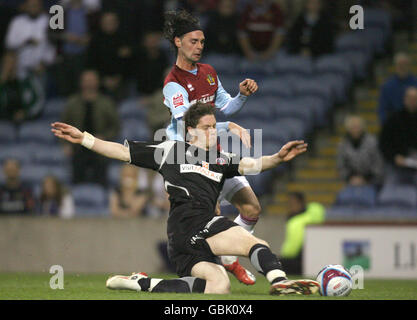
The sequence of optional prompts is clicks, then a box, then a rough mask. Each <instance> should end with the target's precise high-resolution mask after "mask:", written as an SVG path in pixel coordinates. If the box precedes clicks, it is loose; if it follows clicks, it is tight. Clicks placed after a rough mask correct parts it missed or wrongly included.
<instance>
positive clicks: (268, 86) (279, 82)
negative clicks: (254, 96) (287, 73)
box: [258, 77, 294, 98]
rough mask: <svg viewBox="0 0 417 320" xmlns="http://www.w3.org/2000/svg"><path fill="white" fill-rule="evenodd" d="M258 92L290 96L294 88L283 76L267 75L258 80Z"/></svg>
mask: <svg viewBox="0 0 417 320" xmlns="http://www.w3.org/2000/svg"><path fill="white" fill-rule="evenodd" d="M258 86H259V94H261V95H271V96H278V97H284V98H290V97H292V96H293V95H294V89H293V88H292V86H291V82H290V81H289V79H286V78H285V77H267V78H264V79H262V80H260V81H259V83H258Z"/></svg>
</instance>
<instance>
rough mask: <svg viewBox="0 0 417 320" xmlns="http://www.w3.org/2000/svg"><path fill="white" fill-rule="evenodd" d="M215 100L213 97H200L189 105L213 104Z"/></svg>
mask: <svg viewBox="0 0 417 320" xmlns="http://www.w3.org/2000/svg"><path fill="white" fill-rule="evenodd" d="M214 98H215V95H214V94H213V95H211V96H208V97H202V98H201V99H194V100H192V101H190V105H191V104H194V103H196V102H197V101H199V102H202V103H210V102H213V101H214Z"/></svg>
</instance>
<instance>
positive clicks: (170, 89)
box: [163, 82, 190, 119]
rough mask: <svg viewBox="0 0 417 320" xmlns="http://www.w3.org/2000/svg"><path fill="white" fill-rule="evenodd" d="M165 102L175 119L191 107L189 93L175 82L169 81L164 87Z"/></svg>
mask: <svg viewBox="0 0 417 320" xmlns="http://www.w3.org/2000/svg"><path fill="white" fill-rule="evenodd" d="M163 94H164V104H165V105H166V106H167V107H168V108H169V110H170V111H171V114H172V116H173V117H174V118H175V119H181V118H182V117H183V115H184V113H185V112H186V111H187V109H188V107H189V104H190V103H189V101H188V93H187V90H185V89H184V88H183V87H182V86H180V85H179V84H178V83H175V82H168V83H167V84H166V85H165V87H164V89H163Z"/></svg>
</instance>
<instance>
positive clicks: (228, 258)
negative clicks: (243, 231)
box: [220, 256, 237, 265]
mask: <svg viewBox="0 0 417 320" xmlns="http://www.w3.org/2000/svg"><path fill="white" fill-rule="evenodd" d="M220 259H221V260H222V264H223V265H225V264H232V263H233V262H235V261H236V260H237V257H236V256H221V257H220Z"/></svg>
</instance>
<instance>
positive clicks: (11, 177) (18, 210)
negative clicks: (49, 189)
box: [0, 159, 36, 214]
mask: <svg viewBox="0 0 417 320" xmlns="http://www.w3.org/2000/svg"><path fill="white" fill-rule="evenodd" d="M3 174H4V177H5V183H4V184H3V185H1V186H0V214H32V213H33V212H34V209H35V206H36V202H35V199H34V197H33V195H32V191H31V189H30V188H29V187H27V186H25V185H24V184H23V183H22V182H21V181H20V163H19V161H17V160H16V159H7V160H5V161H4V163H3Z"/></svg>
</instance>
